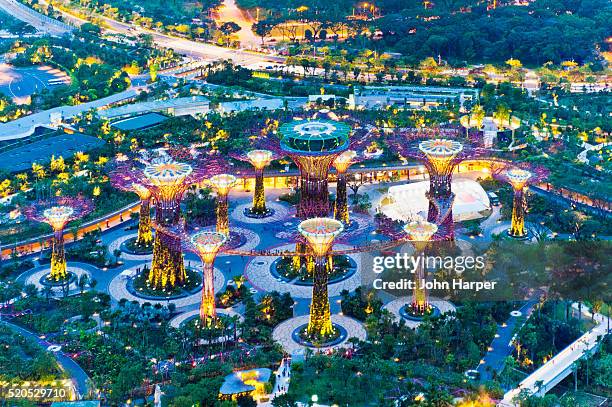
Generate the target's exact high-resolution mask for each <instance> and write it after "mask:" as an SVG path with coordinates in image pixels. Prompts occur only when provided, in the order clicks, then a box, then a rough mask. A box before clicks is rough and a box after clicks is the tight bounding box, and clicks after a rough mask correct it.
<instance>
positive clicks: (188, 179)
mask: <svg viewBox="0 0 612 407" xmlns="http://www.w3.org/2000/svg"><path fill="white" fill-rule="evenodd" d="M179 160H180V161H179ZM224 166H225V163H222V162H219V160H217V159H214V158H212V157H205V159H200V158H198V157H194V156H193V154H192V152H191V151H185V150H180V151H175V150H170V151H167V152H164V153H163V154H161V155H158V156H156V157H154V158H152V159H144V158H141V157H138V158H136V159H132V160H129V161H123V162H119V163H117V166H116V168H114V169H113V171H112V173H111V176H112V178H113V179H114V180H115V182H117V183H120V184H123V185H129V187H130V188H131V187H132V185H133V184H138V185H142V186H143V187H144V188H146V189H147V190H148V191H149V192H150V193H151V195H152V197H153V198H154V202H155V223H156V224H157V225H161V226H172V225H177V224H179V219H180V214H181V211H180V203H181V200H182V198H183V195H184V193H185V191H186V190H187V189H188V188H189V187H190V186H191V185H194V184H199V183H200V182H202V181H203V180H204V179H206V178H208V177H210V176H211V175H215V174H218V173H219V172H220V171H222V168H224ZM161 234H163V233H156V234H155V238H154V241H153V262H152V266H151V269H150V271H149V275H148V278H147V280H148V285H149V286H150V287H151V288H152V289H154V290H160V291H163V290H165V289H171V288H174V287H175V286H177V285H183V284H184V283H185V278H186V273H185V267H184V262H183V255H182V252H181V242H180V240H179V239H176V238H171V237H168V236H166V237H163V238H162V236H160V235H161Z"/></svg>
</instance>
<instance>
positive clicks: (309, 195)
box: [278, 120, 351, 219]
mask: <svg viewBox="0 0 612 407" xmlns="http://www.w3.org/2000/svg"><path fill="white" fill-rule="evenodd" d="M278 131H279V133H280V134H281V136H282V139H281V142H280V148H281V150H282V151H283V153H284V154H286V155H288V156H290V157H291V159H292V160H293V161H294V162H295V163H296V165H297V166H298V168H299V170H300V202H299V205H298V210H297V216H298V217H299V218H301V219H308V218H311V217H324V216H327V215H328V213H329V192H328V179H327V178H328V173H329V169H330V167H331V165H332V163H333V161H334V160H335V159H336V157H337V156H338V155H340V154H341V153H342V152H344V151H346V150H347V149H348V148H349V134H350V133H351V128H350V127H349V126H348V125H347V124H345V123H342V122H335V121H330V120H308V121H303V120H296V121H292V122H289V123H285V124H283V125H282V126H280V127H279V129H278Z"/></svg>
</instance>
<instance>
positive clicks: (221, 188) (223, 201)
mask: <svg viewBox="0 0 612 407" xmlns="http://www.w3.org/2000/svg"><path fill="white" fill-rule="evenodd" d="M236 182H237V178H236V177H235V176H233V175H231V174H217V175H214V176H212V177H210V179H209V180H208V183H209V184H210V186H212V187H213V188H214V189H215V191H216V192H217V232H219V233H223V234H224V235H226V236H229V233H230V230H229V216H228V208H229V204H228V194H229V191H230V190H231V189H232V188H233V187H234V186H235V185H236Z"/></svg>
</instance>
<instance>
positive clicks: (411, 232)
mask: <svg viewBox="0 0 612 407" xmlns="http://www.w3.org/2000/svg"><path fill="white" fill-rule="evenodd" d="M404 231H405V232H406V234H408V237H409V239H410V241H411V242H412V244H413V245H414V248H415V251H416V253H415V254H414V257H417V256H419V255H421V254H423V253H424V252H425V249H426V248H427V244H428V243H429V241H430V240H431V238H432V237H433V235H434V234H435V233H436V232H437V231H438V226H437V225H436V224H435V223H431V222H427V221H423V220H421V221H414V222H410V223H407V224H406V225H404ZM424 280H425V267H424V264H423V262H419V263H418V264H417V267H416V270H414V283H415V284H414V290H413V292H412V303H411V304H410V306H411V309H410V311H411V313H412V314H415V315H425V314H427V313H428V312H429V311H430V310H431V308H430V305H429V301H428V298H427V290H426V288H425V287H424V286H423V284H422V282H423V281H424Z"/></svg>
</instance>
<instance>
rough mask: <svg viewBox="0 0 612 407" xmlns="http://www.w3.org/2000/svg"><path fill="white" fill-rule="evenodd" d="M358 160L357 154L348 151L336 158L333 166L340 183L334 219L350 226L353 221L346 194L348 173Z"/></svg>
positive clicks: (337, 186)
mask: <svg viewBox="0 0 612 407" xmlns="http://www.w3.org/2000/svg"><path fill="white" fill-rule="evenodd" d="M356 158H357V152H356V151H354V150H346V151H345V152H343V153H342V154H340V155H339V156H337V157H336V159H335V160H334V162H333V163H332V165H333V166H334V168H335V169H336V173H337V175H338V181H337V183H336V202H335V204H334V218H336V219H337V220H339V221H341V222H342V223H344V224H345V225H348V224H349V223H350V221H351V219H350V216H349V209H348V199H347V194H346V171H347V170H348V168H349V167H350V166H351V165H353V164H354V163H355V161H356Z"/></svg>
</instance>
